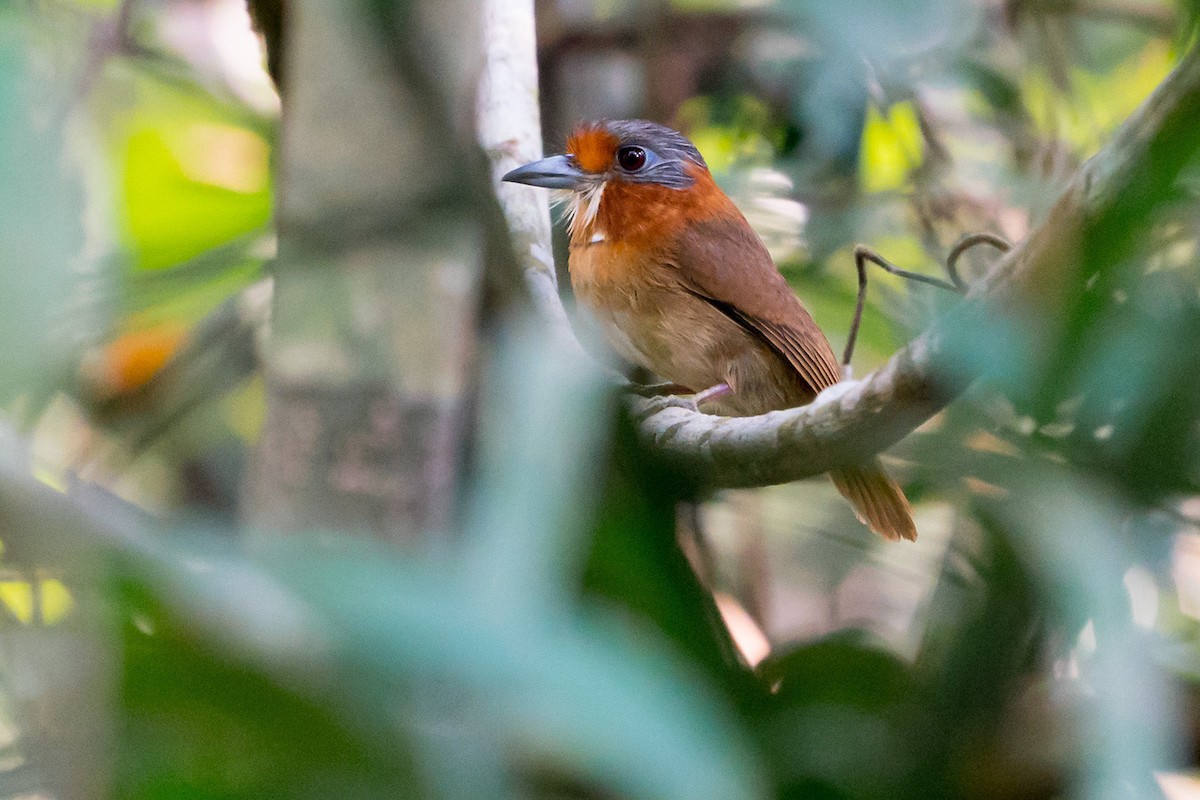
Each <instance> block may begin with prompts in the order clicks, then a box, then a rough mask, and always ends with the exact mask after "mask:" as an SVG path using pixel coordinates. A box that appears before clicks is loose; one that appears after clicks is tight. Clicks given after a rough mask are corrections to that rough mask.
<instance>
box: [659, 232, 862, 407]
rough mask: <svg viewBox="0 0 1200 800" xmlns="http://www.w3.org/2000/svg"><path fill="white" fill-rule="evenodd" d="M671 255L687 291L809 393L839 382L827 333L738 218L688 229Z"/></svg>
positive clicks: (839, 377) (834, 357) (835, 361)
mask: <svg viewBox="0 0 1200 800" xmlns="http://www.w3.org/2000/svg"><path fill="white" fill-rule="evenodd" d="M674 257H675V259H674V260H675V261H676V263H677V264H678V265H679V266H680V267H684V269H681V273H682V276H681V277H682V280H683V281H684V283H685V285H686V286H687V288H688V291H690V292H691V293H692V294H694V295H695V296H696V297H699V298H701V299H703V300H705V301H707V302H708V303H710V304H711V305H712V306H713V307H714V308H716V309H717V310H718V311H720V312H721V313H722V314H724V315H725V316H727V317H729V318H730V319H731V320H733V321H734V322H736V323H738V325H740V326H741V327H742V328H744V329H745V330H747V331H749V332H751V333H753V334H755V335H756V336H758V337H760V338H761V339H762V340H763V341H765V342H766V343H767V345H769V346H770V348H771V349H772V350H774V351H775V352H776V353H777V354H778V355H779V356H780V358H782V359H783V360H784V361H785V362H787V363H788V364H790V365H791V366H792V368H793V369H794V370H795V371H796V373H797V374H798V375H799V376H800V379H801V380H802V381H803V382H804V383H805V384H806V385H807V386H808V388H809V389H810V390H811V391H812V393H813V394H817V393H819V392H820V391H821V390H822V389H824V388H826V387H828V386H832V385H833V384H835V383H837V382H838V381H839V380H841V367H840V365H839V364H838V361H837V358H836V356H834V354H833V350H832V349H831V348H830V347H829V342H828V341H826V339H825V335H824V334H823V333H821V329H820V328H818V327H817V323H816V322H814V321H813V318H812V316H811V315H810V314H809V313H808V310H807V309H806V308H804V305H803V304H802V303H801V302H800V300H799V298H797V297H796V295H795V293H794V292H792V289H791V287H790V286H788V284H787V281H786V280H785V279H784V277H783V276H782V275H781V274H779V270H778V269H776V268H775V263H774V262H773V261H772V260H771V255H770V253H768V252H767V248H766V247H765V246H764V245H763V243H762V241H761V240H760V239H759V238H758V236H757V235H756V234H755V233H754V231H753V229H752V228H751V227H750V225H749V223H747V222H746V220H745V218H743V217H741V216H740V214H739V215H738V216H737V217H733V216H728V217H720V218H717V219H714V220H709V221H706V222H702V223H698V224H694V225H692V226H690V227H689V229H688V231H687V232H686V233H685V234H683V235H682V236H681V237H680V238H679V242H678V244H677V247H676V248H675V253H674Z"/></svg>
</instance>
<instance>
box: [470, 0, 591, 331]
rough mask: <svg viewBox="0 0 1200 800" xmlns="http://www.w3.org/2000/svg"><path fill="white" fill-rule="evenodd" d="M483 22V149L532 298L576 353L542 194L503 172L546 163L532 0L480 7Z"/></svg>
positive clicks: (479, 118) (479, 119)
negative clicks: (508, 180)
mask: <svg viewBox="0 0 1200 800" xmlns="http://www.w3.org/2000/svg"><path fill="white" fill-rule="evenodd" d="M483 15H484V17H483V18H484V34H483V41H484V58H485V62H484V68H483V72H482V74H481V76H480V85H479V92H478V99H477V108H476V124H477V136H478V139H479V144H480V146H481V147H482V148H483V151H484V153H485V154H486V155H487V158H488V162H489V164H490V165H491V170H492V176H491V177H492V182H493V184H494V185H495V186H496V194H497V197H498V198H499V200H500V205H501V207H502V209H503V211H504V216H505V218H506V219H507V221H508V229H509V231H510V232H511V237H512V244H513V251H514V253H515V256H516V259H517V263H518V265H519V266H520V270H521V272H522V274H523V276H524V278H525V285H526V287H527V288H528V290H529V294H530V296H531V299H532V300H533V303H534V305H535V307H536V308H537V311H538V313H539V314H540V315H541V317H542V319H543V320H544V321H545V322H546V323H548V324H549V325H550V329H551V332H552V333H553V335H554V336H555V337H556V338H557V339H559V340H561V341H562V342H564V343H566V344H567V345H568V346H569V347H571V348H572V349H578V348H579V344H578V342H577V341H576V339H575V336H574V334H573V333H572V332H571V325H570V322H569V321H568V320H567V315H566V312H565V311H564V310H563V305H562V302H561V301H560V300H559V297H558V282H557V279H556V277H555V273H554V252H553V249H552V247H551V243H550V209H549V205H548V204H547V202H546V196H545V192H544V191H542V190H540V189H535V188H532V187H529V186H522V185H520V184H516V183H501V182H500V178H501V176H503V175H504V174H505V173H506V172H508V171H510V170H512V169H514V168H516V167H519V166H520V165H522V164H526V163H528V162H530V161H536V160H537V159H539V158H541V157H542V125H541V112H540V110H539V107H538V74H537V43H536V36H537V32H536V28H535V25H534V9H533V0H483Z"/></svg>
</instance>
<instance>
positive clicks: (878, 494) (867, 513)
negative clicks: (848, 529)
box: [829, 459, 917, 540]
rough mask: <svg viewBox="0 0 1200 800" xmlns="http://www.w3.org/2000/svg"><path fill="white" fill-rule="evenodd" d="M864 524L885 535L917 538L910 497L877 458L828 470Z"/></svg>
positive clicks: (888, 537)
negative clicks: (909, 501)
mask: <svg viewBox="0 0 1200 800" xmlns="http://www.w3.org/2000/svg"><path fill="white" fill-rule="evenodd" d="M829 477H831V478H833V485H834V486H836V487H837V490H838V491H839V492H841V493H842V496H843V497H845V498H846V499H847V500H849V501H850V504H851V505H852V506H854V513H855V514H856V515H857V516H858V518H859V519H860V520H862V522H863V524H864V525H866V526H867V527H868V528H870V529H871V530H873V531H875V532H876V533H878V534H880V535H882V536H883V537H884V538H886V539H910V540H911V539H916V538H917V526H916V525H914V524H913V518H912V509H911V508H909V505H908V499H907V498H906V497H905V496H904V492H903V491H902V490H901V489H900V487H899V486H898V485H897V484H896V482H895V481H894V480H892V479H891V478H890V477H888V474H887V473H886V472H884V471H883V465H882V464H880V463H879V461H878V459H876V460H873V461H871V462H869V463H867V464H862V465H859V466H854V467H844V468H842V469H839V470H835V471H833V472H831V473H829Z"/></svg>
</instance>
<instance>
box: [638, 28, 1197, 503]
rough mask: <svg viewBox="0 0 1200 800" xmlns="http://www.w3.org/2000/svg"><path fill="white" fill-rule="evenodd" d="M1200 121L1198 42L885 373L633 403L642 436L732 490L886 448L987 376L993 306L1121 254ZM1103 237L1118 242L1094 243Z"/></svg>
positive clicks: (1063, 283) (1041, 304) (1064, 282)
mask: <svg viewBox="0 0 1200 800" xmlns="http://www.w3.org/2000/svg"><path fill="white" fill-rule="evenodd" d="M1197 118H1200V53H1198V51H1197V49H1196V48H1195V47H1193V48H1192V49H1190V50H1189V51H1188V52H1187V53H1186V54H1185V55H1184V56H1183V58H1182V59H1181V60H1180V62H1179V64H1178V65H1177V66H1176V67H1175V69H1174V70H1173V71H1172V73H1171V74H1170V75H1169V76H1168V77H1167V78H1166V80H1164V81H1163V83H1162V84H1161V85H1160V86H1159V87H1158V88H1157V89H1156V90H1155V91H1154V93H1153V94H1152V95H1151V96H1150V97H1149V98H1148V99H1147V100H1146V101H1145V102H1144V103H1143V104H1142V106H1141V107H1140V108H1139V109H1138V110H1137V111H1136V112H1135V113H1134V114H1133V115H1132V116H1131V117H1130V118H1129V119H1128V120H1127V121H1126V122H1125V123H1124V124H1123V125H1122V126H1121V127H1120V128H1119V129H1118V130H1117V132H1116V133H1115V135H1114V136H1113V137H1112V139H1111V140H1110V141H1109V143H1108V144H1107V145H1106V146H1105V147H1104V148H1103V149H1102V150H1101V151H1100V152H1099V153H1097V154H1096V155H1095V156H1093V157H1092V158H1091V159H1089V160H1088V162H1087V163H1086V164H1085V165H1084V166H1083V167H1082V168H1081V170H1080V171H1079V173H1078V174H1077V175H1076V176H1075V178H1074V179H1073V180H1072V181H1071V183H1070V184H1069V185H1068V186H1067V188H1066V189H1065V191H1064V192H1063V193H1062V195H1061V197H1060V199H1059V201H1058V203H1057V204H1056V206H1055V207H1054V210H1053V211H1052V212H1051V214H1050V215H1049V217H1048V219H1047V220H1046V221H1045V222H1044V223H1043V224H1042V225H1040V226H1039V227H1038V228H1037V229H1036V230H1034V231H1033V232H1032V233H1031V234H1030V235H1029V236H1028V237H1027V238H1026V239H1025V240H1024V241H1022V242H1021V243H1020V244H1019V245H1017V246H1016V247H1015V248H1013V250H1011V251H1010V252H1009V253H1007V254H1006V255H1005V256H1003V257H1002V258H1001V259H999V260H998V261H997V262H996V264H995V265H994V266H993V267H992V269H991V270H989V272H988V274H987V275H986V276H985V277H984V278H983V279H982V280H980V281H979V282H977V283H976V285H975V286H974V287H973V288H972V290H971V291H970V292H969V293H968V299H967V300H965V301H963V302H962V303H960V304H959V305H958V306H956V307H955V308H954V309H952V310H951V312H949V313H947V314H946V315H945V316H944V317H943V318H941V319H940V320H938V321H937V322H936V323H935V324H934V325H933V326H932V327H931V328H930V329H929V330H928V331H926V332H925V333H924V334H922V335H921V336H919V337H918V338H917V339H915V340H914V341H913V342H911V343H910V344H909V345H908V346H906V347H904V348H903V349H901V350H900V351H899V352H897V353H896V354H895V355H894V356H892V358H891V359H890V360H889V361H888V362H887V363H886V364H885V365H884V366H883V367H881V368H880V369H879V370H877V371H876V372H874V373H872V374H871V375H869V376H867V377H866V378H865V379H863V380H861V381H851V382H845V383H842V384H839V385H837V386H834V387H831V388H830V389H827V390H826V391H825V392H823V393H822V394H821V395H820V396H819V397H817V399H816V400H815V401H813V402H812V403H811V404H809V405H807V406H804V407H801V408H794V409H788V410H786V411H777V412H772V413H769V414H763V415H761V416H757V417H740V418H726V417H715V416H710V415H706V414H701V413H698V412H695V411H691V410H690V409H687V408H684V407H680V406H679V405H676V404H673V403H672V402H671V400H670V399H669V398H668V399H664V398H659V399H654V400H635V401H634V403H635V407H636V408H637V421H638V425H639V429H640V433H641V435H642V437H643V438H644V439H645V440H646V441H647V442H649V443H651V444H652V445H653V446H654V447H655V448H656V449H657V450H658V451H660V452H661V453H662V455H663V456H665V458H666V459H667V461H668V462H670V463H671V464H673V465H674V466H675V467H676V468H677V469H679V470H681V471H682V472H684V473H686V474H688V475H690V476H692V477H693V478H695V479H697V480H699V481H701V482H703V483H706V484H709V485H713V486H729V487H734V486H764V485H769V484H775V483H785V482H788V481H793V480H798V479H800V478H805V477H809V476H812V475H817V474H820V473H822V472H826V471H828V470H829V469H830V468H832V467H835V466H839V465H842V464H846V463H852V462H855V461H859V460H861V459H863V458H866V457H868V456H871V455H874V454H876V453H878V452H880V451H882V450H883V449H885V448H887V447H888V446H890V445H891V444H893V443H895V442H897V441H899V440H900V439H901V438H903V437H904V436H906V435H907V434H909V433H910V432H912V431H913V430H914V429H915V428H917V427H918V426H919V425H921V424H922V423H923V422H925V421H926V420H928V419H929V418H930V417H932V416H933V415H934V414H935V413H937V412H938V411H939V410H940V409H941V408H943V407H944V406H945V405H946V404H947V403H949V402H950V401H951V400H953V399H954V398H955V397H957V396H958V395H959V394H960V393H961V392H962V391H964V390H965V389H966V388H967V387H968V386H969V385H970V384H971V383H972V382H973V381H974V380H975V379H977V378H979V377H981V376H982V375H983V374H984V372H985V370H986V369H987V366H988V365H987V364H986V363H985V362H984V361H982V360H980V359H975V360H970V359H963V358H961V354H962V353H963V352H964V350H963V347H964V343H965V342H966V340H967V337H969V336H970V335H971V332H972V331H973V330H974V329H975V328H976V326H978V325H980V324H983V323H984V322H985V320H987V319H988V317H989V313H990V309H996V308H1008V307H1011V304H1012V301H1014V300H1015V299H1017V298H1020V299H1023V300H1025V301H1030V302H1031V305H1032V306H1033V307H1032V308H1031V309H1030V310H1031V311H1035V312H1037V311H1038V309H1040V310H1041V311H1042V312H1045V311H1047V310H1049V311H1051V312H1052V311H1053V309H1054V308H1055V304H1056V303H1058V302H1061V301H1062V300H1063V298H1064V296H1065V295H1064V292H1066V291H1068V290H1071V287H1076V286H1078V285H1080V282H1079V281H1078V280H1072V276H1071V275H1070V271H1071V269H1072V268H1073V265H1074V257H1075V256H1076V255H1079V254H1083V255H1086V256H1087V257H1088V258H1089V260H1088V262H1087V263H1086V264H1083V265H1080V267H1078V268H1077V269H1085V270H1087V271H1088V272H1095V271H1097V270H1100V269H1102V268H1103V267H1104V266H1106V265H1107V264H1112V263H1114V262H1115V261H1116V260H1118V258H1119V257H1120V250H1121V248H1122V247H1125V246H1127V245H1128V239H1129V238H1130V237H1131V236H1132V230H1131V227H1130V226H1129V225H1114V224H1113V223H1114V221H1115V220H1119V218H1120V217H1122V216H1124V215H1127V214H1129V213H1131V212H1130V211H1129V209H1138V210H1140V211H1142V212H1144V211H1145V210H1146V209H1147V208H1148V207H1149V206H1150V205H1152V204H1153V203H1154V202H1155V201H1156V200H1157V199H1161V197H1162V196H1164V195H1165V194H1166V192H1167V191H1168V190H1169V187H1170V185H1171V184H1172V182H1173V181H1174V179H1175V177H1176V175H1177V174H1178V172H1179V170H1180V169H1182V167H1183V166H1184V164H1185V163H1186V162H1187V160H1188V159H1189V158H1190V157H1191V155H1192V154H1193V153H1194V152H1195V151H1196V150H1197V148H1198V147H1200V126H1196V125H1195V120H1196V119H1197ZM1118 231H1123V232H1124V233H1123V236H1122V234H1121V233H1119V232H1118ZM1098 235H1103V236H1104V237H1105V238H1104V244H1105V245H1109V246H1111V249H1104V248H1098V247H1096V246H1088V238H1089V237H1096V236H1098ZM1101 261H1103V262H1105V263H1100V262H1101ZM1064 273H1066V275H1064ZM956 356H957V357H956Z"/></svg>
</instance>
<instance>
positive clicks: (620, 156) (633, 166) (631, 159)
mask: <svg viewBox="0 0 1200 800" xmlns="http://www.w3.org/2000/svg"><path fill="white" fill-rule="evenodd" d="M617 163H618V164H620V165H621V169H623V170H625V171H626V172H637V171H638V170H639V169H641V168H642V167H644V166H646V151H645V150H643V149H642V148H640V147H622V148H621V149H620V150H618V151H617Z"/></svg>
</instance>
